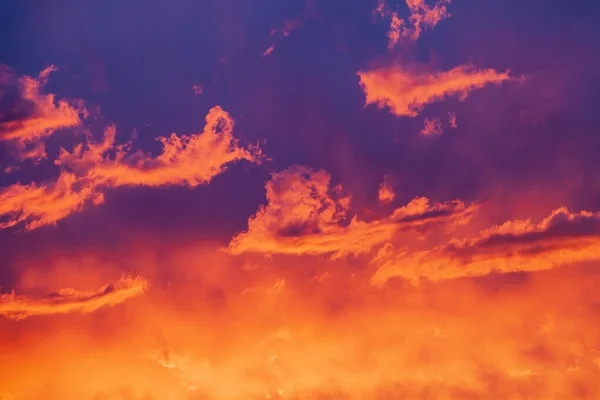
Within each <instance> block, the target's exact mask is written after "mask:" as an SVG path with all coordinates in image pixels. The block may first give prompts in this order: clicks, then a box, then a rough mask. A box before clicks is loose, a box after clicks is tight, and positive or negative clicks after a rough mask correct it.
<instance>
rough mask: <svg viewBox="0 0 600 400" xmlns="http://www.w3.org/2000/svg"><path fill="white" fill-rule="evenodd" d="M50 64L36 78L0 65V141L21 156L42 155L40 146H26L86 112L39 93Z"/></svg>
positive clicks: (76, 122) (73, 122)
mask: <svg viewBox="0 0 600 400" xmlns="http://www.w3.org/2000/svg"><path fill="white" fill-rule="evenodd" d="M53 71H56V68H55V67H54V66H49V67H48V68H46V69H44V70H43V71H42V72H40V74H39V75H38V77H37V78H32V77H29V76H23V77H17V76H16V75H15V74H14V73H13V72H12V71H11V70H9V69H8V68H7V67H0V140H1V141H9V142H12V143H13V145H14V146H15V147H16V150H17V152H18V154H19V155H20V158H21V159H26V158H33V159H34V160H38V159H40V158H44V157H45V156H46V155H45V151H44V149H43V147H40V146H39V145H34V150H33V151H32V150H28V149H27V145H28V144H31V143H34V144H35V142H37V141H39V140H41V139H44V138H46V137H48V136H50V135H51V134H52V133H53V132H54V131H56V130H57V129H62V128H69V127H75V126H78V125H80V124H81V119H80V115H83V116H85V115H87V113H86V110H85V109H84V108H83V106H82V105H81V103H80V102H75V101H67V100H58V101H56V100H55V95H54V94H51V93H49V94H42V92H41V91H42V89H43V88H44V86H45V85H46V83H47V81H48V76H49V75H50V73H51V72H53Z"/></svg>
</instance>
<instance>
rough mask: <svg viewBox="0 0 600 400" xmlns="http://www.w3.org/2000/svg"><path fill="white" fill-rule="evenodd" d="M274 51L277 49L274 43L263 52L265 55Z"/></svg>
mask: <svg viewBox="0 0 600 400" xmlns="http://www.w3.org/2000/svg"><path fill="white" fill-rule="evenodd" d="M273 51H275V45H274V44H272V45H271V47H269V48H268V49H267V50H265V52H264V53H263V54H262V56H263V57H266V56H268V55H270V54H271V53H272V52H273Z"/></svg>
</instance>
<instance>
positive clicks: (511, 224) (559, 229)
mask: <svg viewBox="0 0 600 400" xmlns="http://www.w3.org/2000/svg"><path fill="white" fill-rule="evenodd" d="M598 258H600V213H591V212H587V211H582V212H579V213H571V212H569V211H568V210H567V209H566V208H559V209H557V210H554V211H553V212H552V213H551V214H550V215H549V216H548V217H547V218H545V219H543V220H542V221H540V222H539V223H537V224H535V223H532V222H531V220H515V221H507V222H506V223H504V224H503V225H500V226H496V227H492V228H488V229H486V230H483V231H482V232H481V234H480V235H479V236H478V237H475V238H470V239H453V240H451V241H449V242H448V243H447V244H446V245H443V246H439V247H436V248H433V249H430V250H425V251H420V252H415V253H409V252H400V253H397V252H396V251H394V249H393V246H392V245H391V244H389V243H388V244H386V246H384V248H382V249H381V250H380V251H379V253H378V254H377V256H376V257H375V258H374V259H373V263H374V264H375V265H377V266H378V267H379V269H378V271H377V273H376V274H375V276H374V277H373V283H375V284H383V283H385V282H386V281H387V280H388V279H390V278H392V277H401V278H404V279H407V280H409V281H412V282H418V281H420V280H431V281H440V280H446V279H454V278H460V277H472V276H483V275H488V274H491V273H511V272H532V271H541V270H547V269H552V268H556V267H559V266H562V265H565V264H569V263H577V262H584V261H590V260H595V259H598Z"/></svg>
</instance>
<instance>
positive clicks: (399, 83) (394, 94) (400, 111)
mask: <svg viewBox="0 0 600 400" xmlns="http://www.w3.org/2000/svg"><path fill="white" fill-rule="evenodd" d="M358 76H359V78H360V86H361V88H362V89H363V91H364V93H365V95H366V105H369V104H376V105H377V106H378V107H379V108H384V107H389V109H390V111H391V112H392V113H393V114H395V115H396V116H399V117H400V116H408V117H414V116H417V115H418V114H419V113H420V112H421V111H422V110H423V108H424V106H425V105H427V104H429V103H433V102H436V101H440V100H443V99H444V98H446V97H448V96H459V97H460V98H461V99H465V98H466V97H467V96H468V94H469V92H471V91H473V90H475V89H480V88H482V87H484V86H485V85H488V84H490V83H495V84H500V83H501V82H503V81H506V80H508V79H509V78H510V77H509V73H508V71H507V72H497V71H496V70H494V69H491V68H490V69H477V68H475V67H473V66H471V65H460V66H458V67H455V68H453V69H451V70H449V71H443V72H429V71H426V70H423V69H422V68H420V67H413V68H408V67H404V66H401V65H399V64H396V65H392V66H389V67H382V68H377V69H372V70H368V71H364V72H358Z"/></svg>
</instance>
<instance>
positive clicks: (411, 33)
mask: <svg viewBox="0 0 600 400" xmlns="http://www.w3.org/2000/svg"><path fill="white" fill-rule="evenodd" d="M449 3H450V0H439V1H437V2H436V3H435V4H434V5H433V6H429V5H427V4H426V3H425V0H406V5H407V6H408V9H409V11H410V15H409V17H408V23H407V22H406V21H405V20H404V18H401V17H400V16H399V15H398V12H396V11H390V10H389V8H388V7H387V5H386V4H385V2H384V1H383V0H379V1H378V3H377V8H376V9H375V10H374V11H373V15H374V16H377V15H379V16H380V17H381V18H385V19H387V18H389V19H390V28H389V30H388V34H387V36H388V39H389V42H388V49H390V50H392V49H394V48H395V47H396V46H397V45H398V44H399V43H401V42H402V41H411V42H415V41H416V40H417V39H419V37H420V36H421V33H422V32H423V30H428V29H433V28H434V27H435V26H436V25H437V24H438V23H439V22H440V21H442V20H444V19H446V18H448V17H450V13H449V12H448V8H447V6H446V5H447V4H449Z"/></svg>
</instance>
